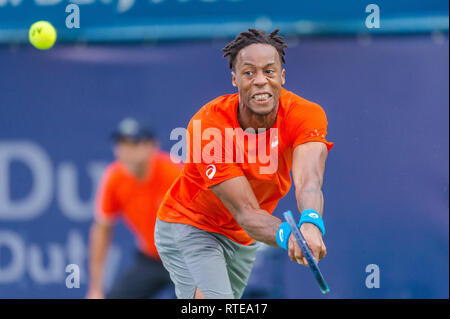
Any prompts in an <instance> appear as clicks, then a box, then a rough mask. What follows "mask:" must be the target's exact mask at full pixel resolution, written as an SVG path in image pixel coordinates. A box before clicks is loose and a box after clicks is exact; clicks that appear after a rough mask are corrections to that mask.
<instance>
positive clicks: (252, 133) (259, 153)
mask: <svg viewBox="0 0 450 319" xmlns="http://www.w3.org/2000/svg"><path fill="white" fill-rule="evenodd" d="M170 140H171V141H174V140H175V141H177V142H176V143H175V144H174V145H173V146H172V147H171V149H170V157H171V159H172V161H173V162H175V163H180V162H181V161H182V160H183V161H184V162H185V163H203V164H214V163H216V164H217V163H249V164H252V163H258V164H259V173H260V174H273V173H275V172H276V171H277V169H278V128H270V129H269V130H267V129H258V131H256V130H255V129H252V128H249V129H246V130H245V131H244V130H243V129H242V128H240V127H238V128H232V127H226V128H222V129H219V128H217V127H207V128H205V129H203V130H202V123H201V120H194V121H193V122H192V133H190V132H189V131H188V130H187V129H185V128H182V127H178V128H175V129H173V130H172V132H171V133H170ZM215 170H216V168H215V166H214V165H212V166H211V165H210V166H208V167H207V172H205V173H206V174H207V176H208V177H209V176H213V175H214V173H215ZM212 172H214V173H212ZM211 178H212V177H211Z"/></svg>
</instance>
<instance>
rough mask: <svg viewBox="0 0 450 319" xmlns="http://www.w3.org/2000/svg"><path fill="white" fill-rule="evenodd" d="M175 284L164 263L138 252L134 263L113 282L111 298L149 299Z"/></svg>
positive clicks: (109, 295) (108, 295)
mask: <svg viewBox="0 0 450 319" xmlns="http://www.w3.org/2000/svg"><path fill="white" fill-rule="evenodd" d="M169 285H173V284H172V282H171V280H170V277H169V273H168V272H167V270H166V269H165V268H164V266H163V265H162V263H161V262H160V261H158V260H155V259H153V258H151V257H148V256H147V255H145V254H144V253H142V252H138V253H137V256H136V258H135V260H134V262H133V264H132V265H131V266H130V267H129V268H128V269H127V271H126V272H125V273H124V274H123V275H122V276H120V277H119V278H118V279H117V280H116V281H115V282H114V284H113V286H112V288H111V290H110V292H109V293H108V294H107V298H109V299H130V298H131V299H148V298H152V297H153V296H154V295H155V294H157V293H158V292H159V291H161V290H162V289H164V288H166V287H167V286H169Z"/></svg>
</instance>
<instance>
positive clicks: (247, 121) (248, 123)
mask: <svg viewBox="0 0 450 319" xmlns="http://www.w3.org/2000/svg"><path fill="white" fill-rule="evenodd" d="M237 113H238V114H237V119H238V123H239V125H240V126H241V128H242V129H243V130H246V129H248V128H252V129H254V130H255V132H258V129H266V130H268V129H270V128H271V127H272V126H273V125H274V124H275V122H276V121H277V113H278V105H277V106H275V108H274V109H273V110H272V112H270V113H268V114H264V115H261V114H256V113H254V112H253V111H252V110H250V109H249V108H248V107H245V106H244V105H241V104H240V103H239V106H238V110H237Z"/></svg>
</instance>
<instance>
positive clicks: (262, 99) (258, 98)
mask: <svg viewBox="0 0 450 319" xmlns="http://www.w3.org/2000/svg"><path fill="white" fill-rule="evenodd" d="M271 98H272V94H270V93H266V92H264V93H258V94H255V95H253V96H252V100H253V101H255V102H256V103H261V104H265V103H267V102H268V101H269V100H270V99H271Z"/></svg>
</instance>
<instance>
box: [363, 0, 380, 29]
mask: <svg viewBox="0 0 450 319" xmlns="http://www.w3.org/2000/svg"><path fill="white" fill-rule="evenodd" d="M366 13H370V14H369V15H368V16H367V17H366V28H368V29H379V28H380V7H379V6H378V5H376V4H373V3H372V4H369V5H368V6H367V7H366Z"/></svg>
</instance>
